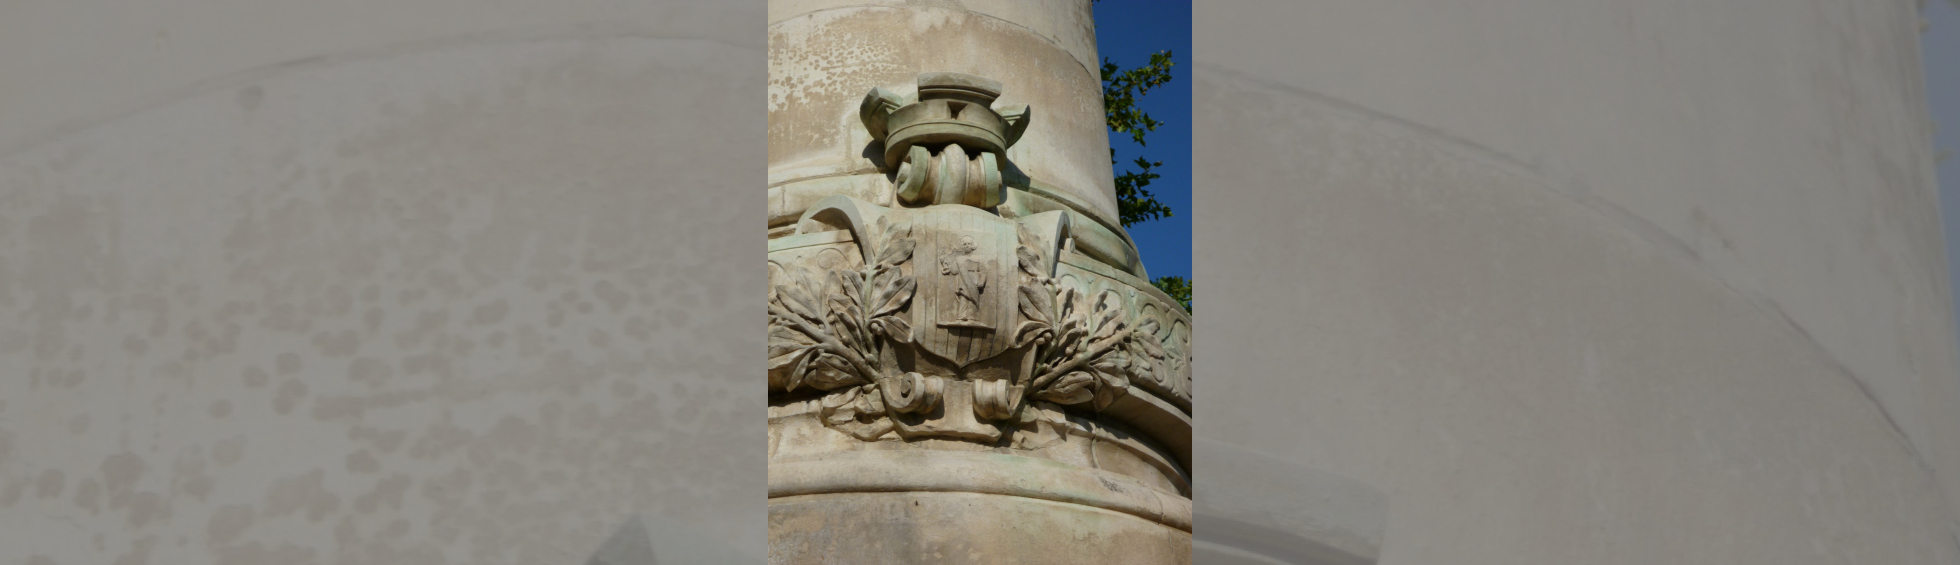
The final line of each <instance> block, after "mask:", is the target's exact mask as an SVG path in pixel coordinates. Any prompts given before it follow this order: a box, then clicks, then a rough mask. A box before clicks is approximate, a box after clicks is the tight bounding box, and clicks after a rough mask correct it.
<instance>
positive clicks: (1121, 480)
mask: <svg viewBox="0 0 1960 565" xmlns="http://www.w3.org/2000/svg"><path fill="white" fill-rule="evenodd" d="M859 492H966V493H976V494H993V495H1001V496H1018V497H1024V498H1033V499H1039V500H1048V501H1053V502H1063V503H1069V504H1080V505H1084V506H1091V507H1096V508H1102V509H1105V510H1112V511H1116V512H1122V513H1125V514H1130V515H1133V516H1137V517H1140V518H1144V519H1147V520H1151V521H1154V522H1157V523H1159V524H1163V525H1165V526H1169V527H1172V528H1176V529H1178V530H1181V531H1184V532H1190V531H1191V516H1192V511H1191V508H1192V507H1191V500H1190V499H1188V498H1184V497H1181V496H1177V495H1174V494H1167V493H1164V492H1162V491H1159V490H1157V489H1154V488H1151V487H1149V486H1148V485H1145V484H1143V483H1142V482H1140V481H1137V480H1136V479H1132V478H1130V477H1126V476H1123V475H1118V474H1115V473H1110V472H1107V471H1101V470H1097V469H1085V468H1082V467H1079V466H1076V465H1070V464H1067V463H1061V462H1057V461H1051V460H1047V459H1037V458H1032V457H1022V456H1019V455H1009V454H1000V453H965V452H958V451H928V450H908V451H858V452H849V453H840V454H830V455H820V456H814V457H806V458H791V459H778V460H774V461H771V462H770V463H769V498H772V499H774V498H782V497H789V496H802V495H818V494H838V493H859Z"/></svg>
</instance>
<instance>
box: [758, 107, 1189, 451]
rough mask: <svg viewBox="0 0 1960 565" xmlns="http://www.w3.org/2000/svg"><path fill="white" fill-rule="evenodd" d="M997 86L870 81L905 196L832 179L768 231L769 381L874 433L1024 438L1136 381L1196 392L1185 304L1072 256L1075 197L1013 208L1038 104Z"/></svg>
mask: <svg viewBox="0 0 1960 565" xmlns="http://www.w3.org/2000/svg"><path fill="white" fill-rule="evenodd" d="M1000 92H1001V85H1000V83H998V82H995V81H992V80H988V79H985V78H981V77H975V76H971V75H964V74H957V73H926V74H922V75H919V77H918V94H917V96H916V98H915V99H912V100H906V99H904V98H901V97H900V96H898V95H895V94H893V93H891V92H889V91H886V90H884V89H872V91H871V92H870V93H869V94H868V95H866V96H865V98H864V102H863V104H862V105H861V106H860V110H859V118H860V120H861V121H862V123H863V125H864V127H865V129H866V130H867V131H868V132H870V133H871V135H872V137H873V138H874V139H875V140H877V141H878V142H882V144H883V145H884V161H885V162H884V164H885V166H886V167H888V174H889V175H890V178H891V181H892V183H893V191H894V194H895V195H896V199H895V200H896V203H897V204H898V206H897V207H883V206H877V205H874V204H871V203H868V202H865V201H863V200H858V199H855V198H852V197H849V196H833V197H830V198H827V199H825V200H823V201H820V202H818V203H817V204H816V205H815V206H812V207H811V208H810V209H809V210H808V211H807V212H805V214H804V215H803V219H802V220H801V221H800V222H799V223H798V225H797V231H796V234H795V235H792V236H789V237H788V238H784V239H785V240H787V241H781V242H779V243H776V244H772V253H771V256H770V272H771V280H772V289H771V292H770V296H769V358H770V361H769V386H770V390H771V393H772V394H782V395H796V394H803V395H810V396H814V397H815V399H816V400H817V402H819V403H820V405H821V418H822V420H823V422H824V423H825V425H827V426H829V427H832V428H834V429H837V430H840V431H844V432H846V433H848V434H850V435H852V436H854V437H856V438H858V439H861V440H866V441H871V440H878V439H883V438H889V437H891V436H893V435H895V436H896V437H897V438H899V439H905V440H916V439H927V438H937V439H954V440H963V441H970V442H978V443H983V444H994V445H1005V446H1011V447H1020V448H1026V449H1033V448H1038V447H1039V446H1041V445H1044V444H1047V443H1052V442H1054V441H1059V440H1060V439H1062V437H1063V436H1064V435H1066V433H1067V430H1068V429H1069V428H1070V426H1072V425H1076V424H1073V423H1071V419H1070V416H1069V415H1070V414H1071V413H1073V414H1078V415H1080V414H1090V415H1093V414H1095V413H1099V412H1101V411H1103V410H1104V409H1106V408H1108V407H1110V406H1111V405H1112V404H1114V403H1116V402H1118V400H1119V399H1122V398H1123V397H1125V396H1126V395H1129V394H1130V393H1131V389H1132V387H1142V388H1145V389H1147V390H1150V391H1152V392H1153V393H1154V394H1155V396H1157V397H1161V398H1163V399H1165V400H1168V401H1169V402H1171V403H1173V404H1176V405H1178V407H1180V408H1185V409H1188V407H1189V405H1190V385H1189V378H1190V377H1189V375H1190V373H1189V363H1188V354H1187V353H1186V352H1187V351H1189V341H1188V340H1189V325H1188V324H1189V321H1188V317H1187V316H1184V315H1183V314H1182V313H1181V311H1180V310H1175V309H1176V308H1177V307H1176V306H1175V305H1174V304H1170V303H1168V301H1167V300H1164V299H1162V298H1161V297H1157V296H1155V295H1153V294H1151V293H1150V292H1148V291H1144V290H1140V289H1139V288H1137V286H1138V285H1136V284H1134V283H1132V282H1128V281H1121V280H1117V279H1115V278H1113V275H1110V274H1108V273H1098V272H1097V271H1095V270H1093V269H1089V268H1084V267H1067V266H1065V265H1064V263H1065V262H1064V261H1062V260H1061V258H1062V256H1064V255H1067V254H1070V253H1072V252H1071V239H1070V238H1071V236H1070V225H1069V219H1068V218H1069V217H1068V216H1067V215H1066V214H1064V213H1062V212H1045V213H1039V214H1031V215H1026V216H1019V217H1007V216H1005V215H1004V214H1003V211H1002V210H1001V209H999V207H1000V206H1001V204H1002V203H1003V202H1004V201H1005V199H1006V190H1008V188H1007V187H1005V186H1004V185H1003V184H1002V180H1001V179H1002V167H1003V164H1004V162H1005V158H1006V157H1005V156H1006V151H1007V149H1008V148H1009V147H1012V146H1013V145H1014V143H1015V142H1016V141H1017V140H1018V139H1019V138H1020V137H1021V134H1022V132H1024V131H1025V130H1026V128H1027V126H1028V123H1029V119H1030V116H1031V113H1030V111H1029V109H1028V108H1027V107H1026V106H1014V107H1007V108H1000V109H995V108H993V104H994V102H995V101H996V99H997V98H998V97H999V96H1000ZM1144 286H1147V285H1144ZM1173 312H1175V314H1174V313H1173Z"/></svg>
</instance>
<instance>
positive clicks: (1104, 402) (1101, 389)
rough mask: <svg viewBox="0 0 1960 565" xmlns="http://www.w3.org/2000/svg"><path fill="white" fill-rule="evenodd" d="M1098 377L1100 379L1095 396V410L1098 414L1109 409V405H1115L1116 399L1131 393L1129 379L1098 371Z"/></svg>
mask: <svg viewBox="0 0 1960 565" xmlns="http://www.w3.org/2000/svg"><path fill="white" fill-rule="evenodd" d="M1097 376H1098V377H1100V379H1099V380H1100V382H1099V383H1097V386H1096V394H1095V408H1096V411H1097V412H1101V411H1103V410H1104V409H1107V408H1109V405H1110V404H1113V403H1115V402H1116V399H1119V398H1122V397H1123V395H1125V394H1129V393H1130V381H1129V379H1127V378H1123V377H1122V376H1120V375H1112V374H1108V373H1103V372H1101V371H1097Z"/></svg>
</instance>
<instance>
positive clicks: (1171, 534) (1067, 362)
mask: <svg viewBox="0 0 1960 565" xmlns="http://www.w3.org/2000/svg"><path fill="white" fill-rule="evenodd" d="M972 4H973V5H972V7H970V8H964V9H953V8H940V7H917V6H901V5H892V6H885V5H870V6H866V5H851V6H843V5H838V6H831V5H828V4H825V3H820V2H819V3H811V2H775V3H772V4H771V22H772V24H771V28H770V45H771V48H770V55H769V56H770V80H771V93H770V95H771V101H770V104H771V106H770V114H769V119H770V185H771V186H770V188H769V190H770V206H771V210H770V217H771V219H770V226H769V228H770V232H769V236H770V240H769V274H770V283H771V290H770V293H769V298H768V300H769V311H770V320H769V357H770V362H769V371H768V383H769V390H770V416H769V417H770V421H769V434H770V437H769V441H770V447H769V457H770V469H769V497H770V504H769V515H770V530H769V531H770V534H769V539H770V560H771V562H773V563H852V564H863V563H939V562H959V563H1083V562H1120V563H1139V564H1154V563H1188V562H1189V561H1190V552H1191V535H1190V532H1191V499H1190V472H1189V469H1190V468H1191V424H1190V416H1189V414H1190V410H1191V395H1190V391H1191V388H1190V354H1189V351H1190V327H1191V322H1190V317H1189V315H1188V314H1187V313H1185V312H1184V311H1183V310H1182V309H1181V308H1180V307H1179V306H1177V304H1176V302H1174V301H1172V300H1171V299H1170V298H1169V297H1168V296H1165V295H1163V293H1161V292H1158V291H1157V290H1156V289H1155V288H1153V287H1151V286H1150V285H1149V284H1148V282H1147V280H1146V279H1145V278H1144V276H1145V274H1144V271H1143V268H1142V265H1140V264H1138V263H1137V261H1136V250H1135V247H1134V246H1133V245H1132V244H1131V243H1130V242H1129V240H1128V237H1127V236H1126V235H1125V234H1124V233H1123V231H1122V228H1121V227H1120V225H1118V224H1117V223H1116V222H1115V221H1114V219H1113V218H1114V217H1115V195H1114V191H1113V188H1112V185H1111V181H1110V168H1109V164H1108V144H1107V141H1106V137H1105V135H1104V132H1103V129H1102V128H1103V125H1102V124H1103V122H1102V107H1101V104H1100V101H1101V90H1100V81H1099V77H1098V76H1097V75H1096V74H1095V73H1094V70H1093V69H1094V68H1095V65H1094V62H1095V61H1096V58H1095V53H1094V47H1093V45H1094V37H1093V31H1092V30H1093V26H1092V25H1090V21H1089V12H1090V10H1089V7H1088V3H1087V2H1067V3H1055V2H1032V1H1029V2H991V3H987V2H980V3H972Z"/></svg>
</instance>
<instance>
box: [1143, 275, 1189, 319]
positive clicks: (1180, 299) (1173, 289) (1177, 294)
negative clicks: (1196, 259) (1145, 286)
mask: <svg viewBox="0 0 1960 565" xmlns="http://www.w3.org/2000/svg"><path fill="white" fill-rule="evenodd" d="M1150 286H1154V287H1157V290H1161V291H1164V294H1168V295H1171V299H1172V300H1176V301H1177V304H1178V305H1179V306H1183V307H1184V311H1185V312H1186V313H1189V312H1190V311H1191V281H1188V280H1185V279H1184V277H1157V280H1153V281H1150Z"/></svg>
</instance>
